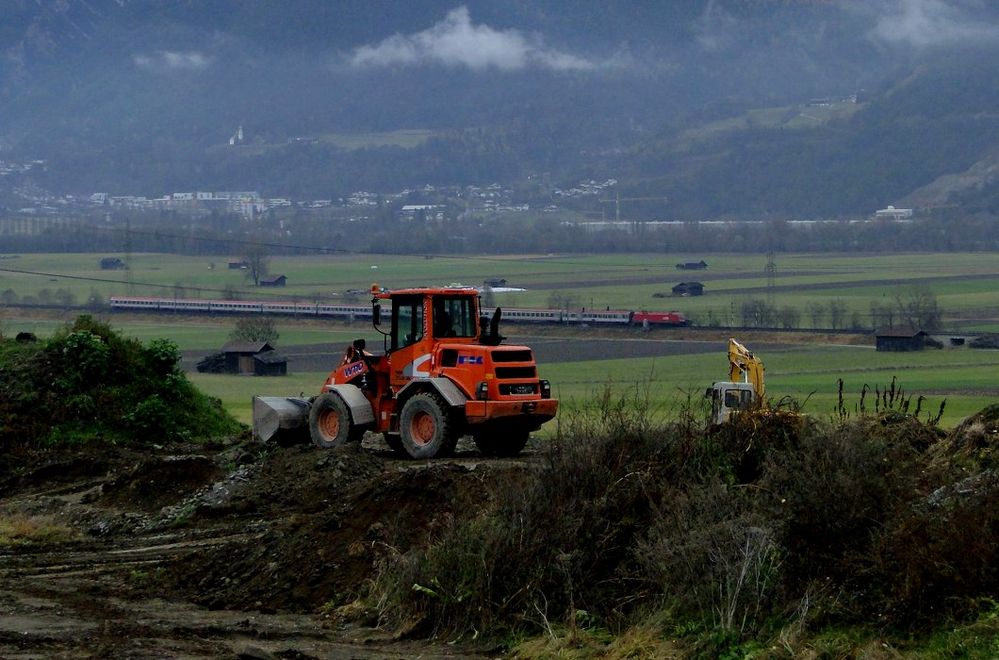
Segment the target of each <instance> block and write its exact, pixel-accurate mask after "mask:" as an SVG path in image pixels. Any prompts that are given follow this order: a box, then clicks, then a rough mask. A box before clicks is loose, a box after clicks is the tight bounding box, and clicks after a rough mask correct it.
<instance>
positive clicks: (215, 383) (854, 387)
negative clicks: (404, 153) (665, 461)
mask: <svg viewBox="0 0 999 660" xmlns="http://www.w3.org/2000/svg"><path fill="white" fill-rule="evenodd" d="M762 357H763V359H764V362H765V363H766V366H767V395H768V397H769V398H772V399H774V400H776V399H780V398H781V397H785V396H789V397H792V398H794V399H795V400H797V401H799V402H802V403H804V404H805V405H804V410H805V412H807V413H809V414H811V415H814V416H817V417H820V418H824V417H827V416H831V415H834V414H835V412H836V408H837V404H838V396H839V395H838V382H837V381H838V379H840V378H841V379H842V380H843V384H844V387H843V394H844V407H845V408H846V409H847V410H848V411H850V412H851V413H853V412H856V410H857V408H858V406H859V404H860V398H861V397H860V394H861V390H862V389H863V387H864V385H867V386H868V387H869V388H870V389H871V390H873V389H874V388H875V387H877V388H880V389H884V388H885V387H886V386H888V385H889V384H890V383H891V380H892V378H893V377H895V378H896V382H897V384H898V385H899V386H901V387H902V388H903V389H904V390H905V391H906V393H907V394H910V395H912V409H913V410H914V408H915V405H916V400H917V398H918V397H919V396H920V395H922V396H925V397H926V400H925V402H924V403H923V405H922V410H923V412H924V413H933V414H934V415H936V413H937V412H938V411H939V408H940V404H941V403H942V402H944V401H946V404H945V408H944V414H943V417H942V418H941V421H940V423H941V425H942V426H945V427H951V426H953V425H955V424H957V423H958V422H960V421H961V420H962V419H963V418H965V417H966V416H968V415H970V414H972V413H975V412H977V411H979V410H981V409H982V408H984V407H985V406H987V405H990V404H992V403H996V402H999V387H997V386H996V383H995V373H996V370H997V368H999V351H979V350H972V349H963V350H946V351H925V352H921V353H877V352H875V351H874V350H873V349H872V348H867V347H851V346H830V347H819V346H800V347H793V348H788V349H775V350H772V351H769V352H768V353H767V354H766V355H764V356H762ZM727 369H728V365H727V360H726V357H725V354H724V353H722V352H719V353H718V354H717V355H705V354H695V355H682V356H670V357H661V358H656V359H635V358H631V359H628V358H626V359H614V360H592V361H586V362H564V363H554V364H542V365H540V373H541V376H542V377H543V378H547V379H548V380H550V381H551V383H552V388H553V391H554V394H555V396H557V397H558V398H559V399H561V400H562V402H563V404H562V411H563V413H570V412H572V411H574V410H582V409H586V408H588V407H590V406H592V405H595V402H596V401H597V400H598V398H599V396H600V395H601V394H602V393H603V392H604V390H605V389H607V388H610V389H611V391H612V392H613V394H614V396H615V397H621V396H625V397H633V396H640V397H641V398H643V399H644V398H648V400H649V401H650V403H652V405H653V406H655V407H656V408H657V409H660V410H662V411H663V412H664V413H666V414H669V412H670V411H671V410H676V409H678V408H679V406H680V405H682V404H683V403H684V401H685V399H686V397H687V395H688V393H689V394H690V395H691V396H693V397H694V398H695V400H699V399H700V397H701V396H702V394H703V392H704V390H705V389H706V388H707V387H709V386H710V385H711V383H712V382H714V381H716V380H724V379H725V378H726V375H727V373H728V371H727ZM326 376H327V372H313V373H296V374H292V375H289V376H288V377H287V378H250V377H239V376H219V375H205V374H192V375H191V378H192V380H194V382H195V383H197V384H198V386H199V387H201V388H202V389H204V390H205V391H206V392H208V393H209V394H211V395H212V396H216V397H218V398H220V399H221V400H222V402H223V404H224V405H225V406H226V408H227V409H228V410H230V411H232V412H233V414H235V415H236V416H237V418H238V419H240V421H243V422H246V423H249V421H250V399H251V398H252V397H253V395H254V394H268V395H275V396H280V395H298V394H299V393H301V392H305V393H307V394H309V393H315V392H316V391H317V390H318V388H319V385H320V384H321V383H322V381H323V380H324V379H325V378H326ZM866 405H867V407H868V409H870V410H873V408H874V394H873V393H871V394H869V395H868V396H867V397H866ZM910 412H911V410H910Z"/></svg>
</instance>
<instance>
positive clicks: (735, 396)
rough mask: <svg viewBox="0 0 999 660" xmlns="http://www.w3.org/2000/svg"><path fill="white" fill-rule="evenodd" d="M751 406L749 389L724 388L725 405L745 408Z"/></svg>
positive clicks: (751, 394) (751, 397)
mask: <svg viewBox="0 0 999 660" xmlns="http://www.w3.org/2000/svg"><path fill="white" fill-rule="evenodd" d="M752 406H753V393H752V392H750V391H749V390H726V391H725V407H726V408H733V409H735V410H747V409H749V408H751V407H752Z"/></svg>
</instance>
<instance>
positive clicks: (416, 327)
mask: <svg viewBox="0 0 999 660" xmlns="http://www.w3.org/2000/svg"><path fill="white" fill-rule="evenodd" d="M428 305H429V302H428V300H426V299H425V298H424V296H398V297H393V298H392V331H391V336H390V341H391V344H390V347H389V355H388V360H389V384H390V385H391V386H392V390H393V391H398V390H399V389H400V388H402V387H404V386H405V385H406V383H408V382H409V381H410V380H412V379H413V378H419V377H424V378H426V377H429V376H430V358H431V353H432V350H433V340H432V339H431V337H430V327H429V325H430V309H429V308H428Z"/></svg>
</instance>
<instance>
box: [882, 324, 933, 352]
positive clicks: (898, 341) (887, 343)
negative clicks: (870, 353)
mask: <svg viewBox="0 0 999 660" xmlns="http://www.w3.org/2000/svg"><path fill="white" fill-rule="evenodd" d="M874 343H875V346H876V347H877V350H878V351H921V350H923V349H924V348H925V347H926V332H925V331H923V330H912V329H911V328H904V329H900V328H891V329H888V330H878V331H877V332H876V333H874Z"/></svg>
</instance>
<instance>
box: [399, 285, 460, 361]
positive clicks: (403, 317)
mask: <svg viewBox="0 0 999 660" xmlns="http://www.w3.org/2000/svg"><path fill="white" fill-rule="evenodd" d="M475 303H476V299H475V297H474V296H471V295H468V294H458V295H455V294H448V293H441V294H436V295H430V296H427V295H422V294H417V295H398V296H395V295H394V296H392V329H391V331H390V333H389V340H390V349H389V350H391V351H396V350H399V349H402V348H406V347H407V346H412V345H413V344H417V343H419V342H421V341H423V340H424V339H430V338H432V339H433V340H435V341H441V340H452V339H453V340H458V341H459V342H460V341H461V340H466V341H467V340H474V339H475V338H476V336H477V335H478V317H477V310H476V304H475Z"/></svg>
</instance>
